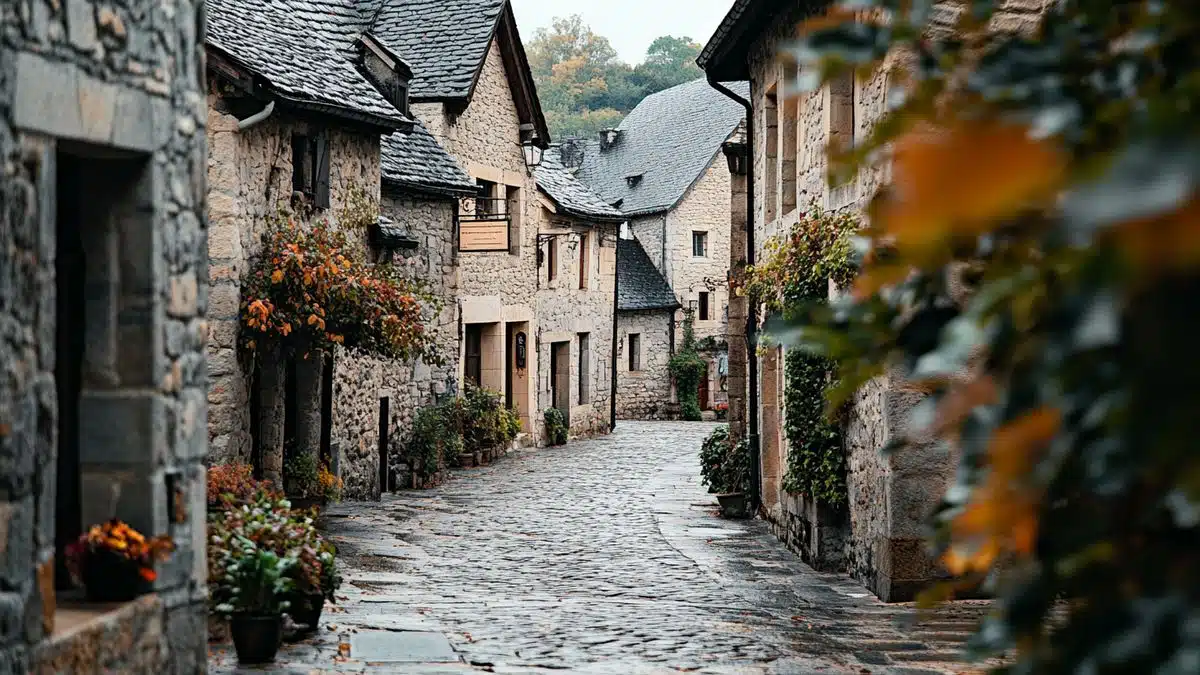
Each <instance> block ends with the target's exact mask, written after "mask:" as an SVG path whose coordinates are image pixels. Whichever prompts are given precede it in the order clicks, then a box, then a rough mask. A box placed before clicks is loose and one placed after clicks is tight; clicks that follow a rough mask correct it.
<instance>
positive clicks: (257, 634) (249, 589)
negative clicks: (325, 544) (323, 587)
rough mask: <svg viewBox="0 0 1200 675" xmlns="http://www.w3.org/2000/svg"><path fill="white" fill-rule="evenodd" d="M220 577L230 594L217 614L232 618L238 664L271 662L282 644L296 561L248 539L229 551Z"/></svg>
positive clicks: (219, 579)
mask: <svg viewBox="0 0 1200 675" xmlns="http://www.w3.org/2000/svg"><path fill="white" fill-rule="evenodd" d="M223 562H224V565H223V570H222V574H221V576H220V577H219V578H218V579H217V580H215V583H217V584H219V585H220V586H221V587H222V588H223V589H224V590H225V591H226V594H227V598H228V599H227V600H226V601H225V602H224V603H222V604H220V605H218V606H217V611H218V612H221V613H222V614H225V615H227V616H229V617H230V632H231V633H232V634H233V645H234V648H235V649H236V650H237V655H238V662H239V663H244V664H254V663H270V662H271V661H274V660H275V654H276V652H278V651H279V645H280V643H281V642H282V641H283V612H284V610H286V609H287V607H288V601H287V599H286V598H287V597H288V595H289V594H290V593H291V591H292V586H293V584H294V581H293V580H292V578H291V575H290V572H291V568H292V567H293V566H294V565H295V562H296V560H295V558H293V557H291V556H280V555H278V554H276V553H275V552H274V551H269V550H266V549H263V548H260V547H259V546H258V545H256V544H255V543H254V542H253V541H251V540H249V539H246V538H245V537H238V538H237V540H236V542H235V547H234V549H233V550H231V551H226V553H225V555H224V560H223Z"/></svg>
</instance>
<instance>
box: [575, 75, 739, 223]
mask: <svg viewBox="0 0 1200 675" xmlns="http://www.w3.org/2000/svg"><path fill="white" fill-rule="evenodd" d="M732 89H733V90H734V91H735V92H737V93H739V94H741V95H747V94H748V91H749V85H747V84H746V83H744V82H742V83H737V84H735V85H733V87H732ZM744 116H745V109H744V108H742V107H741V106H739V105H738V104H737V103H734V102H733V101H731V100H730V99H728V98H726V97H725V96H724V95H723V94H721V93H720V92H719V91H717V90H715V89H713V88H712V87H711V86H709V84H708V82H707V81H705V80H704V79H698V80H693V81H691V82H687V83H684V84H681V85H679V86H676V87H672V88H670V89H666V90H664V91H660V92H658V93H657V94H651V95H650V96H647V97H646V98H645V100H643V101H642V102H641V103H639V104H638V106H637V107H636V108H634V109H633V112H631V113H629V115H628V116H627V117H626V118H625V120H624V121H623V122H621V126H620V127H619V134H618V135H617V139H616V141H615V143H613V145H612V146H610V147H609V148H607V149H604V150H601V149H600V145H599V144H598V143H595V142H589V143H587V144H586V146H585V150H584V158H583V165H582V166H581V167H580V169H579V173H577V174H576V176H577V177H578V178H579V180H580V181H581V182H582V183H583V184H584V185H587V186H588V187H590V188H592V189H593V190H595V191H596V192H598V193H599V194H600V196H601V197H603V198H604V200H605V201H606V202H608V203H610V204H617V203H620V208H621V211H622V212H623V213H625V215H627V216H636V215H645V214H651V213H658V212H661V211H667V210H669V209H672V208H674V207H675V205H677V204H678V203H679V200H680V199H682V198H683V196H684V194H686V193H687V191H688V189H689V188H690V187H691V186H692V185H693V184H695V182H696V181H697V180H698V179H699V178H700V176H701V175H702V174H703V173H704V171H705V170H706V169H708V166H709V165H710V164H711V163H712V160H713V158H714V157H716V156H717V154H719V153H720V152H721V144H722V143H724V142H725V140H726V139H727V138H729V134H731V133H732V132H733V130H734V129H735V128H736V127H737V125H738V122H739V121H741V119H742V118H743V117H744Z"/></svg>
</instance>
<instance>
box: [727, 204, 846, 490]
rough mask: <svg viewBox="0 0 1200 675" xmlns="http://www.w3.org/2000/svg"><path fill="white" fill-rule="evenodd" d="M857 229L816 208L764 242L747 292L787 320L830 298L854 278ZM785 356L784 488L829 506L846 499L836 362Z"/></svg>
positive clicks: (839, 216) (748, 277)
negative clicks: (833, 393)
mask: <svg viewBox="0 0 1200 675" xmlns="http://www.w3.org/2000/svg"><path fill="white" fill-rule="evenodd" d="M857 229H858V219H857V217H855V216H854V215H853V214H851V213H849V212H838V213H828V212H825V211H822V210H821V209H819V208H816V207H812V208H810V209H809V210H808V211H807V212H806V213H804V214H803V215H801V217H800V219H799V220H798V221H797V223H796V224H795V225H794V226H793V227H792V229H791V230H790V231H789V232H788V233H787V234H786V235H785V236H780V237H773V238H771V239H769V240H768V241H767V242H766V245H765V255H764V256H763V262H762V263H761V264H759V265H756V266H754V267H752V268H748V269H747V274H746V285H745V288H744V292H745V293H747V294H748V295H749V296H750V297H751V298H752V299H753V300H754V301H755V302H760V303H762V304H763V305H765V306H766V308H767V309H768V311H770V312H771V313H773V314H776V315H779V316H782V317H783V318H785V319H786V318H790V317H792V316H793V315H795V314H797V313H799V312H800V311H802V310H803V309H804V308H805V307H808V306H811V305H813V304H824V303H825V302H826V300H827V298H828V294H829V282H830V281H831V280H832V281H833V283H834V284H835V285H836V286H839V287H840V286H845V285H847V284H849V283H850V281H851V280H852V279H853V278H854V274H855V265H854V263H853V262H852V260H851V255H850V254H851V236H852V235H853V233H854V232H855V231H856V230H857ZM784 361H785V362H784V386H785V388H786V400H785V403H784V410H783V414H784V435H785V437H786V438H787V442H788V466H787V473H786V474H785V475H784V478H783V489H784V490H786V491H788V492H793V493H799V494H804V495H807V496H808V497H810V498H811V499H814V500H816V501H819V502H822V503H825V504H829V505H831V506H838V505H842V504H845V502H846V454H845V451H844V449H843V447H842V435H841V430H840V428H839V427H840V425H839V424H838V423H837V422H836V421H833V420H831V419H829V417H828V416H827V411H826V408H827V405H826V401H827V397H826V395H825V392H826V389H827V388H828V387H829V384H830V382H831V381H832V372H833V363H832V362H831V361H829V360H828V359H826V358H824V357H823V356H820V355H817V354H813V353H810V352H806V351H802V350H799V349H793V350H790V351H788V353H787V356H786V358H785V360H784Z"/></svg>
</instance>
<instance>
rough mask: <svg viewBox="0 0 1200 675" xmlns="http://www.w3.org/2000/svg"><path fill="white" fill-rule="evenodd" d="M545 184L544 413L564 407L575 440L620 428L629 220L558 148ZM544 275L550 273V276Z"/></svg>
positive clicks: (541, 173) (540, 216)
mask: <svg viewBox="0 0 1200 675" xmlns="http://www.w3.org/2000/svg"><path fill="white" fill-rule="evenodd" d="M534 176H535V178H536V179H537V186H538V207H539V208H538V210H537V231H538V245H539V247H541V248H542V249H543V250H544V251H545V253H544V254H543V256H542V262H541V267H542V270H539V272H538V291H537V318H538V329H537V330H538V332H537V340H536V343H537V345H538V362H539V363H540V364H541V367H540V368H539V373H538V380H537V383H538V392H539V393H538V409H539V410H545V409H547V408H551V407H553V408H558V409H559V410H560V411H561V412H562V413H563V414H564V415H565V416H566V418H567V425H568V427H569V428H570V432H571V435H574V436H585V435H592V434H596V433H608V431H609V430H610V429H611V428H612V423H613V419H612V413H613V408H612V394H613V389H612V382H613V380H612V373H613V361H612V358H613V349H612V344H613V337H614V332H613V327H614V323H613V322H614V317H615V312H616V308H617V305H616V302H617V297H616V281H617V275H616V272H617V237H618V236H619V235H620V228H621V224H622V223H623V222H624V221H625V217H624V216H623V215H622V214H621V212H620V211H618V210H616V209H614V208H613V207H611V206H609V205H608V204H605V203H604V200H602V199H601V198H600V197H599V196H598V195H596V194H595V193H594V192H592V191H591V190H589V189H587V188H586V187H584V186H583V185H582V184H581V183H580V182H579V181H577V180H575V177H574V176H573V175H572V174H571V172H570V171H569V170H567V168H566V167H564V166H563V165H562V162H561V158H560V156H559V152H558V148H557V147H555V148H551V149H550V150H549V151H547V153H546V157H545V159H544V160H543V162H542V164H541V165H540V166H539V167H538V168H537V169H535V170H534ZM543 270H544V271H543Z"/></svg>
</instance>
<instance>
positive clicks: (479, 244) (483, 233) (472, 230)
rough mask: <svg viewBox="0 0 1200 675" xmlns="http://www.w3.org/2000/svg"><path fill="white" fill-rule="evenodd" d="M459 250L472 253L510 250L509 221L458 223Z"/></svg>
mask: <svg viewBox="0 0 1200 675" xmlns="http://www.w3.org/2000/svg"><path fill="white" fill-rule="evenodd" d="M458 250H460V251H464V252H472V253H482V252H486V251H507V250H508V221H507V220H484V221H476V222H471V221H464V222H460V223H459V225H458Z"/></svg>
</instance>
